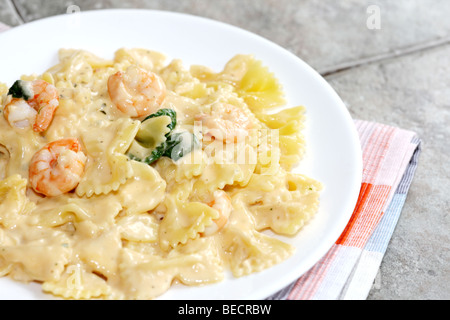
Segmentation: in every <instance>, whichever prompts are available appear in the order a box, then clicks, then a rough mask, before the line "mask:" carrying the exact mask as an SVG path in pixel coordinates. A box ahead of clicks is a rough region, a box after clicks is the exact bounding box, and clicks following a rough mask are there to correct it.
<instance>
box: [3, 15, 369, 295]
mask: <svg viewBox="0 0 450 320" xmlns="http://www.w3.org/2000/svg"><path fill="white" fill-rule="evenodd" d="M293 36H301V35H293ZM0 43H2V50H0V75H1V76H0V77H1V79H0V81H2V82H7V84H8V85H11V84H12V83H13V82H14V80H16V79H17V78H19V76H21V75H22V74H30V73H37V74H40V73H42V72H44V71H45V70H46V69H47V68H48V67H50V66H51V65H53V64H55V63H56V62H57V51H58V49H60V48H80V49H87V50H89V51H91V52H94V53H96V54H97V55H99V56H102V57H105V58H112V57H113V53H114V52H115V51H116V50H117V49H119V48H121V47H129V48H132V47H142V48H148V49H151V50H156V51H160V52H162V53H165V54H166V55H167V56H168V57H169V59H171V58H181V59H182V60H183V61H184V62H185V64H186V65H189V64H201V65H206V66H209V67H212V68H214V69H215V70H216V71H220V70H222V68H223V67H224V65H225V63H226V62H227V61H228V60H229V59H231V58H232V57H233V56H234V55H235V54H239V53H244V54H254V55H255V57H256V58H257V59H259V60H262V61H263V62H264V64H265V65H267V66H268V67H269V68H270V69H271V70H272V71H273V72H274V73H275V74H276V76H277V77H278V78H279V79H280V81H281V83H282V85H283V86H284V88H285V91H286V96H287V101H288V106H297V105H304V106H306V108H307V118H308V121H307V128H306V131H305V133H306V138H307V143H308V151H307V157H306V159H305V160H304V161H303V162H302V164H301V165H300V166H299V168H298V171H299V172H302V173H305V174H307V175H309V176H311V177H313V178H315V179H317V180H319V181H321V182H322V183H323V184H324V186H325V190H324V191H323V194H322V197H321V207H320V211H319V213H318V214H317V217H316V218H315V219H314V220H313V221H312V222H311V223H310V224H308V225H307V226H306V227H305V228H304V229H303V230H302V231H301V232H300V233H299V234H298V236H296V237H294V238H289V239H284V240H286V241H287V242H289V243H291V244H293V245H294V246H295V247H296V248H297V251H296V254H295V255H294V256H293V257H292V258H290V259H289V260H287V261H285V262H284V263H281V264H280V265H277V266H275V267H273V268H271V269H269V270H266V271H263V272H260V273H257V274H254V275H251V276H247V277H243V278H239V279H233V278H231V277H230V278H227V279H226V280H225V281H224V282H222V283H220V284H217V285H211V286H205V287H199V288H197V287H193V288H191V287H182V286H176V287H174V288H172V289H171V290H170V291H169V292H168V293H167V294H165V295H164V296H162V298H163V299H265V298H266V297H268V296H270V295H271V294H274V293H276V292H277V291H278V290H281V289H283V288H284V287H285V286H287V285H289V284H291V283H292V282H293V281H295V280H296V279H297V278H299V277H300V276H301V275H302V274H304V273H305V272H306V271H308V270H309V269H310V268H311V267H312V266H313V265H314V264H315V263H316V262H317V261H319V260H320V258H322V257H323V256H324V255H325V254H326V253H327V252H328V250H329V249H330V248H331V246H332V245H333V244H334V243H335V241H336V240H337V239H338V237H339V236H340V234H341V233H342V231H343V230H344V228H345V226H346V224H347V223H348V221H349V219H350V217H351V214H352V212H353V209H354V206H355V204H356V201H357V197H358V194H359V190H360V185H361V174H362V157H361V149H360V144H359V139H358V136H357V133H356V130H355V128H354V125H353V121H352V119H351V117H350V115H349V113H348V111H347V109H346V107H345V105H344V104H343V102H342V101H341V100H340V98H339V97H338V95H337V94H336V93H335V92H334V91H333V89H332V88H331V87H330V86H329V85H328V83H327V82H326V81H325V80H324V79H323V78H322V77H321V76H320V75H319V74H318V73H316V72H315V71H314V70H313V69H312V68H311V67H309V66H308V65H307V64H306V63H304V62H303V61H302V60H300V59H299V58H298V57H296V56H294V55H293V54H291V53H289V52H288V51H287V50H285V49H283V48H281V47H279V46H278V45H276V44H274V43H272V42H270V41H268V40H266V39H263V38H261V37H259V36H257V35H255V34H252V33H249V32H247V31H244V30H241V29H238V28H236V27H233V26H230V25H226V24H223V23H220V22H216V21H212V20H208V19H204V18H199V17H194V16H190V15H185V14H177V13H169V12H160V11H148V10H105V11H90V12H84V13H81V14H75V15H64V16H57V17H52V18H48V19H44V20H40V21H36V22H32V23H29V24H26V25H24V26H20V27H17V28H14V29H12V30H10V31H7V32H5V33H3V34H1V35H0ZM40 290H41V289H40V286H39V285H37V284H32V285H22V284H18V283H15V282H12V281H10V280H9V279H7V278H2V279H0V299H46V298H49V297H48V296H46V295H44V294H42V293H41V291H40Z"/></svg>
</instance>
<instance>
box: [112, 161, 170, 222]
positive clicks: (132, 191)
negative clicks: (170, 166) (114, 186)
mask: <svg viewBox="0 0 450 320" xmlns="http://www.w3.org/2000/svg"><path fill="white" fill-rule="evenodd" d="M130 166H131V169H132V172H133V173H132V177H131V178H130V179H128V181H127V182H126V183H125V184H124V185H122V186H121V187H120V189H119V190H118V191H117V193H116V196H117V198H118V200H119V201H120V203H121V205H122V207H123V209H124V212H123V213H124V214H134V213H143V212H148V211H151V210H153V209H155V208H156V207H157V206H158V205H159V204H160V203H161V202H162V201H163V200H164V197H165V191H166V182H165V181H164V180H163V179H162V178H161V176H160V175H159V173H158V172H157V171H156V170H155V169H154V168H153V167H151V166H148V165H146V164H144V163H140V162H136V161H130ZM136 199H140V201H136Z"/></svg>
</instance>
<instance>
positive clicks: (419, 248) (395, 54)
mask: <svg viewBox="0 0 450 320" xmlns="http://www.w3.org/2000/svg"><path fill="white" fill-rule="evenodd" d="M70 5H77V6H78V7H79V8H80V9H81V10H82V11H87V10H95V9H105V8H145V9H156V10H168V11H176V12H183V13H189V14H193V15H197V16H203V17H207V18H212V19H215V20H219V21H223V22H226V23H229V24H232V25H235V26H238V27H240V28H243V29H246V30H249V31H251V32H254V33H256V34H259V35H261V36H263V37H265V38H267V39H269V40H271V41H273V42H275V43H277V44H279V45H281V46H282V47H284V48H286V49H288V50H289V51H291V52H293V53H294V54H296V55H297V56H299V57H300V58H302V59H303V60H304V61H306V62H307V63H309V64H310V65H311V66H312V67H314V68H315V69H316V70H317V71H318V72H319V73H321V74H322V75H323V76H324V77H325V79H326V80H327V81H328V82H329V83H330V84H331V86H332V87H333V88H334V89H335V90H336V91H337V93H338V94H339V95H340V96H341V98H342V99H343V101H344V102H345V104H346V105H347V107H348V109H349V111H350V113H351V115H352V116H353V117H354V118H357V119H363V120H370V121H376V122H381V123H384V124H388V125H392V126H398V127H401V128H403V129H408V130H412V131H415V132H417V133H418V135H419V136H420V138H421V139H423V151H422V154H421V157H420V160H419V167H418V169H417V172H416V175H415V178H414V181H413V184H412V186H411V189H410V192H409V195H408V198H407V200H406V204H405V206H404V208H403V211H402V215H401V217H400V220H399V222H398V225H397V228H396V230H395V232H394V234H393V237H392V240H391V243H390V245H389V247H388V249H387V252H386V255H385V257H384V260H383V262H382V265H381V268H380V271H379V274H378V276H377V278H376V280H375V282H374V285H373V288H372V290H371V292H370V294H369V297H368V299H369V300H394V299H396V300H400V299H401V300H417V299H419V300H425V299H427V300H428V299H433V300H447V299H450V241H449V240H450V239H449V230H450V215H449V211H450V201H449V199H450V196H449V195H448V190H450V170H449V169H448V168H447V167H446V165H448V164H449V163H450V148H449V147H450V144H449V142H448V141H449V140H448V139H449V138H450V129H449V128H450V76H449V75H450V19H449V17H450V1H448V0H415V1H411V0H396V1H390V0H370V1H369V0H345V1H344V0H343V1H335V0H214V1H210V0H100V1H88V0H72V1H62V0H61V1H44V0H0V21H1V22H3V23H6V24H9V25H12V26H16V25H19V24H22V23H26V22H29V21H33V20H36V19H41V18H44V17H48V16H52V15H57V14H63V13H66V12H67V8H68V7H69V6H70ZM371 5H375V7H370V6H371ZM371 8H375V10H379V13H380V14H379V18H380V19H379V20H378V19H376V18H377V16H374V15H373V14H374V13H375V14H376V12H377V11H370V9H371ZM368 9H369V11H368Z"/></svg>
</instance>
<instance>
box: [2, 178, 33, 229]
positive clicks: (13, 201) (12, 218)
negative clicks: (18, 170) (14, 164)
mask: <svg viewBox="0 0 450 320" xmlns="http://www.w3.org/2000/svg"><path fill="white" fill-rule="evenodd" d="M27 183H28V181H27V180H26V179H23V178H22V177H21V176H19V175H13V176H10V177H8V178H6V179H4V180H2V181H0V226H3V227H5V228H14V227H15V226H16V225H17V224H18V222H19V220H21V219H22V218H23V216H24V215H26V214H28V213H30V212H31V211H32V210H33V209H34V207H35V204H34V203H33V202H31V201H30V200H29V199H28V198H27V196H26V191H27Z"/></svg>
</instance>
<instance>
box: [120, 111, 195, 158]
mask: <svg viewBox="0 0 450 320" xmlns="http://www.w3.org/2000/svg"><path fill="white" fill-rule="evenodd" d="M160 117H169V118H170V121H169V120H168V121H169V122H170V123H168V124H167V125H166V123H167V122H166V123H164V121H165V120H163V119H162V122H159V121H155V119H156V118H160ZM161 124H162V125H163V126H165V129H166V131H167V133H166V134H165V137H166V140H165V141H164V142H163V143H161V144H159V145H157V142H156V140H157V139H158V137H161V136H160V134H161V131H160V130H162V129H161V127H160V126H161ZM176 125H177V114H176V112H175V111H174V110H172V109H161V110H159V111H158V112H156V113H154V114H152V115H150V116H148V117H147V118H145V119H144V120H143V121H142V124H141V129H140V130H139V132H138V134H137V135H136V138H135V141H134V142H133V144H132V145H131V147H130V149H129V151H128V157H129V158H130V159H132V160H136V161H139V162H144V163H147V164H149V165H150V164H152V163H154V162H155V161H157V160H159V159H160V158H161V157H168V158H170V159H172V160H174V161H178V160H179V159H181V158H183V157H184V156H185V155H187V154H189V153H190V152H192V151H193V150H194V149H195V148H197V147H198V146H199V141H198V139H197V137H195V135H193V134H191V133H189V132H187V131H183V132H176V133H174V132H173V131H174V129H175V127H176ZM158 127H159V128H158ZM155 128H158V130H156V132H155Z"/></svg>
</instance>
